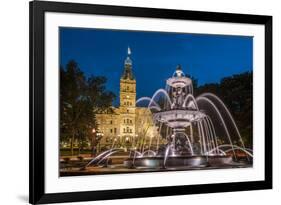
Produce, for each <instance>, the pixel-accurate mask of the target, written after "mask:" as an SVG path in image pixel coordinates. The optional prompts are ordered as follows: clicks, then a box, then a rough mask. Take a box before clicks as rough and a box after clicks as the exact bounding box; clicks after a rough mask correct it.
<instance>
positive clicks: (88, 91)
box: [60, 60, 115, 153]
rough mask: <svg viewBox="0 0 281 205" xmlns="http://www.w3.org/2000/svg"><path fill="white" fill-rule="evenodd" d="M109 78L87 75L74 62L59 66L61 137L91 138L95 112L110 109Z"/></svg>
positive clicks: (94, 124)
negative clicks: (107, 82) (107, 85)
mask: <svg viewBox="0 0 281 205" xmlns="http://www.w3.org/2000/svg"><path fill="white" fill-rule="evenodd" d="M106 81H107V79H106V78H105V77H102V76H90V77H86V76H85V74H84V73H83V72H82V71H81V70H80V68H79V66H78V64H77V63H76V62H75V61H73V60H72V61H69V63H68V64H67V65H66V67H65V68H63V67H62V66H61V67H60V137H61V140H63V139H68V140H70V141H71V150H72V153H73V142H74V140H75V139H78V141H79V142H83V141H85V140H86V139H87V138H91V137H92V135H93V133H92V130H93V128H96V120H95V114H96V113H97V112H99V111H102V110H107V109H111V108H110V107H111V103H112V101H113V100H114V98H115V95H114V93H112V92H110V91H107V90H106V86H105V84H106Z"/></svg>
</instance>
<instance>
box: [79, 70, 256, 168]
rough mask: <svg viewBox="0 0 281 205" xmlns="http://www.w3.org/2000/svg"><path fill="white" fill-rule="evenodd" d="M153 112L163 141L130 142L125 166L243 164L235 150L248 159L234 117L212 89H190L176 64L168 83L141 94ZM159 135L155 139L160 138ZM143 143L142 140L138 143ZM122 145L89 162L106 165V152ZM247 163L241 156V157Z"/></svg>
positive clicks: (248, 153)
mask: <svg viewBox="0 0 281 205" xmlns="http://www.w3.org/2000/svg"><path fill="white" fill-rule="evenodd" d="M145 102H146V107H147V108H148V109H149V110H150V112H151V113H152V116H153V122H154V125H155V126H156V127H157V128H158V134H159V136H160V137H161V138H162V139H164V140H165V142H166V143H164V144H162V145H161V146H160V145H159V144H157V146H156V148H154V149H150V146H149V149H147V150H145V149H136V148H132V149H131V151H130V153H129V154H128V156H127V157H126V158H125V159H124V160H123V165H122V166H123V167H125V168H130V169H131V168H137V169H147V170H151V169H176V170H179V169H193V168H203V167H218V168H219V167H224V166H231V167H235V166H238V167H239V166H241V162H240V161H239V159H238V157H237V150H238V151H240V152H243V153H244V156H246V158H247V160H246V161H247V162H246V164H250V165H251V160H252V157H253V156H252V150H250V149H247V148H245V146H244V142H243V140H242V137H241V135H240V133H239V130H238V128H237V126H236V124H235V121H234V119H233V117H232V116H231V114H230V112H229V110H228V109H227V108H226V106H225V105H224V103H223V102H222V101H221V100H220V99H219V98H218V97H217V96H215V95H214V94H211V93H204V94H201V95H200V96H198V97H196V98H195V97H194V95H193V85H192V80H191V79H190V78H189V77H188V76H186V75H185V74H184V72H183V71H182V69H181V67H180V66H178V67H177V68H176V71H175V72H174V73H173V75H172V77H171V78H169V79H167V81H166V88H165V89H159V90H157V91H156V92H155V93H154V95H153V96H152V97H151V98H149V97H142V98H140V99H138V100H137V102H136V103H137V104H141V103H145ZM158 141H159V140H158ZM142 147H144V146H142ZM120 151H121V152H122V149H120V148H114V145H113V146H112V149H110V150H107V151H105V152H103V153H101V154H100V155H99V156H97V157H96V158H94V159H93V160H92V161H90V162H89V163H88V164H87V165H86V166H85V167H84V168H87V167H88V166H90V165H94V164H96V165H100V164H103V165H104V166H108V159H109V157H110V156H111V155H112V154H114V153H117V152H120ZM243 163H244V164H245V161H244V162H243Z"/></svg>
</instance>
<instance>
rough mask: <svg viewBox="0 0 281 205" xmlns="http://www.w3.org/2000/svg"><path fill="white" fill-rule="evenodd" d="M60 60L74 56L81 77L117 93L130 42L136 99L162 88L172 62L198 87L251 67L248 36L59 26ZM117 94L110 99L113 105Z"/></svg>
mask: <svg viewBox="0 0 281 205" xmlns="http://www.w3.org/2000/svg"><path fill="white" fill-rule="evenodd" d="M59 35H60V45H59V46H60V64H61V65H62V66H63V67H65V65H66V64H67V62H68V61H69V60H75V61H76V62H77V63H78V64H79V67H80V69H81V70H82V71H84V73H85V74H86V75H87V76H90V75H95V76H96V75H99V76H100V75H102V76H105V77H106V78H107V79H108V82H107V85H106V87H107V89H108V90H110V91H113V92H114V93H115V94H116V95H117V96H119V94H118V93H119V79H120V76H121V75H122V72H123V67H124V60H125V58H126V56H127V47H128V46H130V48H131V51H132V55H131V59H132V60H133V73H134V75H135V77H136V81H137V98H139V97H142V96H152V95H153V93H154V92H155V91H156V90H157V89H159V88H164V87H165V80H166V79H167V78H169V77H170V76H171V75H172V74H173V72H174V70H175V68H176V66H177V65H178V64H181V66H182V69H183V71H184V72H185V73H188V74H190V75H191V76H193V77H195V78H196V79H198V83H199V85H202V84H205V83H212V82H219V81H220V80H221V78H223V77H226V76H230V75H233V74H238V73H242V72H245V71H251V70H252V69H253V59H252V58H253V57H252V55H253V39H252V37H249V36H225V35H207V34H183V33H166V32H143V31H122V30H103V29H82V28H60V33H59ZM118 103H119V99H118V97H117V99H116V101H115V102H114V104H115V105H118Z"/></svg>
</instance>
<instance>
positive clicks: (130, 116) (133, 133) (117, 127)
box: [96, 48, 157, 149]
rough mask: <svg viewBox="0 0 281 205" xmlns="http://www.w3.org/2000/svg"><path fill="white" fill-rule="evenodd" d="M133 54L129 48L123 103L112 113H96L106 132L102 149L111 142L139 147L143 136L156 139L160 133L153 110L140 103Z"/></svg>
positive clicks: (99, 125) (101, 129)
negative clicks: (137, 98) (153, 117)
mask: <svg viewBox="0 0 281 205" xmlns="http://www.w3.org/2000/svg"><path fill="white" fill-rule="evenodd" d="M130 55H131V51H130V48H128V56H127V58H126V60H125V63H124V71H123V74H122V76H121V78H120V91H119V100H120V101H119V102H120V105H119V107H112V112H110V113H99V114H97V115H96V120H97V131H98V132H99V133H102V134H103V137H102V139H101V141H100V143H99V146H100V148H101V149H108V148H110V147H111V146H114V147H123V148H132V147H134V148H138V147H139V146H140V145H141V144H143V140H146V141H147V140H150V141H152V143H153V139H154V138H155V139H156V136H157V128H156V127H155V126H154V124H153V120H152V113H151V112H150V110H149V109H148V108H144V107H137V106H136V79H135V77H134V75H133V66H132V60H131V58H130ZM154 141H155V140H154Z"/></svg>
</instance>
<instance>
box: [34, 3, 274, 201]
mask: <svg viewBox="0 0 281 205" xmlns="http://www.w3.org/2000/svg"><path fill="white" fill-rule="evenodd" d="M29 11H30V34H29V35H30V39H29V42H30V59H29V60H30V86H29V87H30V90H29V91H30V107H29V110H30V114H29V115H30V130H29V132H30V143H29V151H30V158H29V160H30V162H29V163H30V164H29V202H30V203H31V204H43V203H57V202H74V201H91V200H107V199H122V198H138V197H154V196H168V195H184V194H198V193H214V192H230V191H242V190H260V189H271V188H272V16H262V15H248V14H230V13H215V12H201V11H184V10H169V9H152V8H136V7H123V6H104V5H93V4H77V3H62V2H45V1H44V2H41V1H32V2H30V5H29ZM46 12H61V13H79V14H98V15H111V16H133V17H150V18H163V19H182V20H199V21H209V22H215V21H218V22H228V23H244V24H260V25H264V26H265V133H264V135H265V136H266V138H265V180H264V181H249V182H236V183H219V184H202V185H185V186H168V187H154V188H136V189H121V190H107V191H86V192H71V193H53V194H49V193H48V194H47V193H46V192H45V188H44V187H45V164H44V157H45V156H44V155H45V147H44V137H45V136H44V129H45V128H44V122H45V120H44V119H45V111H44V107H45V91H44V90H45V80H44V73H45V72H44V63H45V59H44V32H45V28H44V25H45V22H44V19H45V18H44V14H45V13H46Z"/></svg>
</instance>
